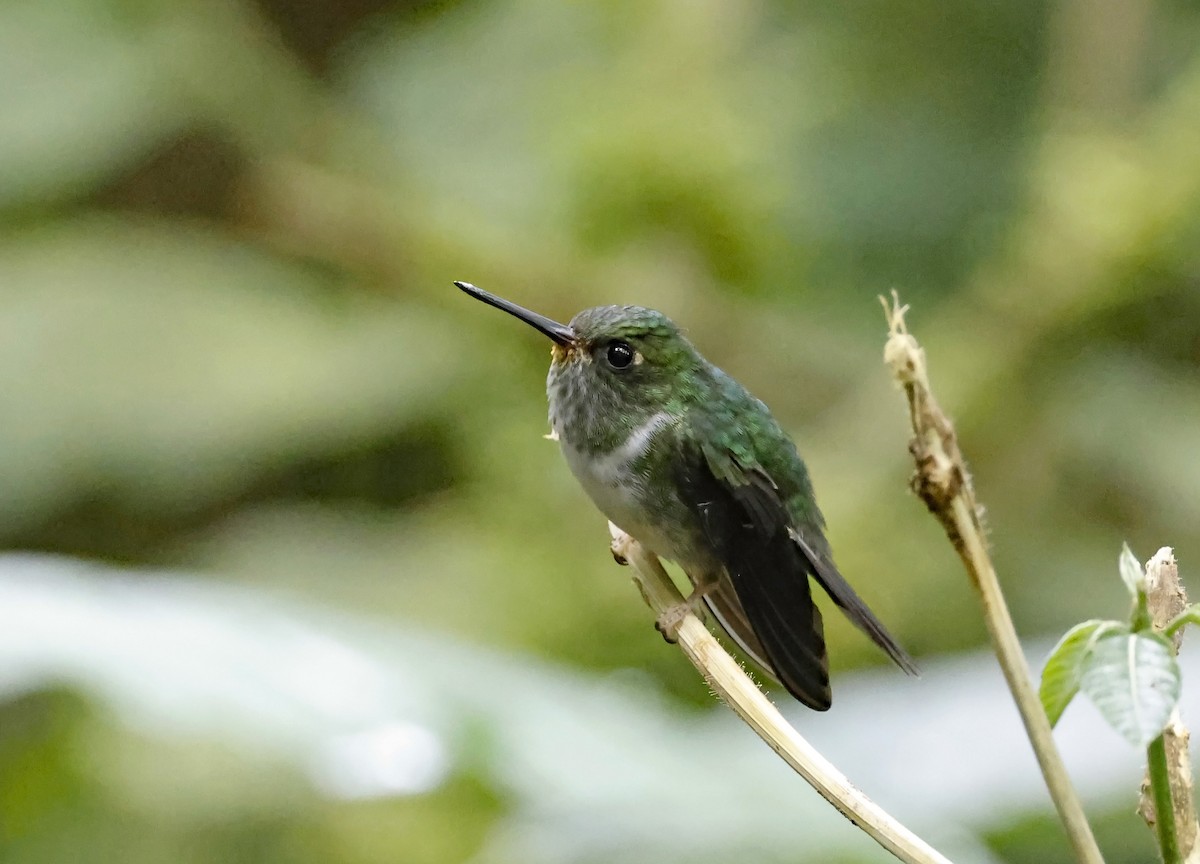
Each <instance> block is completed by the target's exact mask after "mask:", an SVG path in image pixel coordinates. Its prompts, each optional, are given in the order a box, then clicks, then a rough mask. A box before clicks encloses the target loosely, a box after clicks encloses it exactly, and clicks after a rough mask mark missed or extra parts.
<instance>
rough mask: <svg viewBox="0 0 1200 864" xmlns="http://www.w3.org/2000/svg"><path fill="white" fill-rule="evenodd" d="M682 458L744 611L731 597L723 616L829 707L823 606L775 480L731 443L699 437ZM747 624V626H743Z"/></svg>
mask: <svg viewBox="0 0 1200 864" xmlns="http://www.w3.org/2000/svg"><path fill="white" fill-rule="evenodd" d="M684 461H685V463H686V468H685V471H684V477H683V488H684V489H686V490H687V498H688V500H690V501H692V502H695V504H694V506H695V507H696V510H697V515H698V516H699V519H700V524H701V526H702V528H703V531H704V535H705V538H706V539H707V541H708V542H709V544H710V545H711V546H712V551H713V553H714V555H715V556H716V557H717V559H718V560H720V561H722V562H723V563H724V564H725V567H726V570H727V572H728V574H729V580H730V582H731V584H732V586H733V591H734V593H735V594H736V600H737V604H738V605H740V607H741V608H740V611H741V612H742V613H743V614H742V615H738V614H736V612H737V611H739V610H738V609H737V608H736V607H735V606H734V605H733V604H729V603H725V604H724V605H725V607H726V610H728V611H729V612H731V613H734V614H730V615H728V617H726V618H723V620H722V624H723V625H724V626H726V627H727V628H731V629H730V632H731V635H733V636H734V638H735V639H737V640H738V641H739V642H740V643H741V644H743V645H744V646H750V645H754V646H755V647H759V646H761V650H762V652H763V654H765V655H766V656H765V659H766V660H767V662H768V663H769V666H770V669H771V671H773V672H774V673H775V675H776V677H778V678H779V681H780V683H782V684H783V686H784V687H786V688H787V690H788V692H789V693H791V694H792V695H793V696H795V697H796V698H797V699H799V700H800V701H801V702H803V703H804V704H805V705H808V706H809V707H810V708H815V709H816V710H818V711H824V710H826V709H827V708H829V705H830V702H831V700H832V693H831V692H830V689H829V663H828V658H827V656H826V653H825V635H824V629H823V627H822V622H821V613H820V611H819V610H818V609H817V607H816V605H815V604H814V603H813V600H812V592H811V589H810V587H809V581H808V576H809V573H810V571H811V564H810V563H809V562H808V561H807V560H806V559H805V558H804V556H803V555H802V554H801V550H800V547H799V546H798V545H797V544H796V543H795V541H794V540H793V539H792V536H791V533H790V528H791V516H790V514H789V513H788V509H787V506H786V504H785V503H784V502H783V500H782V499H781V498H780V496H779V492H778V490H777V489H776V488H775V484H774V483H773V482H772V481H771V478H770V477H768V476H767V475H766V473H765V472H764V471H762V470H761V469H759V468H757V467H751V468H746V467H743V466H742V465H741V464H740V463H739V462H738V461H737V459H736V458H735V457H734V455H733V454H732V453H731V452H729V451H728V450H725V449H721V448H713V447H709V446H706V445H703V444H696V445H694V446H693V452H692V453H691V454H689V458H687V459H685V460H684ZM723 611H725V610H723ZM718 617H719V618H720V617H721V615H720V613H718ZM743 628H745V629H747V630H748V631H749V632H748V633H742V634H739V632H738V631H739V630H742V629H743ZM747 637H748V638H747ZM751 653H752V654H753V653H757V652H754V651H753V650H752V651H751Z"/></svg>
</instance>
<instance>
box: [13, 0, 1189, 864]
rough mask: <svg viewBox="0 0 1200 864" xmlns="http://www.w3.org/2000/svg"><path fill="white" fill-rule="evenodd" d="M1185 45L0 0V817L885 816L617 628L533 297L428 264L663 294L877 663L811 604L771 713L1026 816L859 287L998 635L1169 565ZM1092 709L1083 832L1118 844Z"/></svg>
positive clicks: (1185, 253)
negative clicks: (798, 459) (790, 691)
mask: <svg viewBox="0 0 1200 864" xmlns="http://www.w3.org/2000/svg"><path fill="white" fill-rule="evenodd" d="M1198 40H1200V10H1198V9H1197V7H1196V6H1195V4H1192V3H1188V2H1183V0H1162V2H1149V0H1112V2H1104V3H1098V2H1088V0H1059V2H1053V3H1037V2H1026V0H1021V2H1010V3H990V2H982V0H978V2H976V0H972V2H964V3H956V4H934V3H928V2H922V0H902V2H893V3H861V2H850V3H839V4H832V3H828V4H827V3H796V4H791V3H783V2H769V0H759V2H754V0H749V2H743V0H732V2H715V0H700V2H683V0H648V2H632V0H611V2H597V3H590V4H574V3H555V2H551V0H520V2H511V3H502V2H450V3H432V2H395V0H353V2H347V0H54V2H46V0H2V2H0V80H2V81H3V82H4V83H3V84H2V85H0V418H2V419H0V546H2V547H3V548H4V549H6V550H8V551H9V554H6V555H4V556H2V557H0V860H3V861H5V862H21V864H43V862H75V861H97V862H104V861H114V862H115V861H121V862H126V864H143V862H145V864H150V862H160V861H171V862H186V864H204V862H289V864H291V862H295V864H305V862H323V864H375V862H416V864H425V862H428V864H441V862H446V864H453V862H480V864H486V862H507V861H522V862H534V864H537V862H572V861H577V862H601V861H603V862H613V861H624V862H642V861H647V862H648V861H655V862H671V861H677V860H678V861H683V860H688V861H695V862H707V861H712V862H727V861H740V860H754V861H779V862H815V861H820V862H843V861H844V862H859V861H864V862H865V861H883V860H887V858H886V856H885V855H884V853H882V852H881V851H880V850H878V849H877V848H876V847H874V846H873V845H872V844H871V843H870V841H868V840H866V839H865V838H864V837H863V836H862V835H860V834H858V833H857V832H855V831H854V830H853V829H852V828H851V827H850V826H849V825H848V824H846V823H845V822H844V821H843V820H842V819H841V818H840V817H837V816H836V815H834V814H833V813H832V811H831V810H829V809H828V808H826V807H825V806H824V805H823V804H822V803H821V802H820V801H819V800H818V799H817V797H816V795H815V793H813V792H811V790H809V789H807V787H805V786H803V784H802V783H800V781H798V780H796V779H795V778H793V777H792V776H791V775H790V774H789V773H788V772H787V770H786V769H785V768H784V767H783V766H782V765H781V764H779V763H777V762H775V761H773V760H772V758H771V757H770V754H769V753H768V752H767V751H766V748H765V747H762V745H761V744H759V743H758V742H757V741H756V740H754V739H753V738H752V736H750V733H749V732H747V731H746V730H744V729H742V728H739V727H738V726H737V724H736V723H733V722H732V721H729V720H728V719H727V718H726V717H725V716H724V712H723V711H722V709H721V708H720V707H719V706H717V705H715V704H714V702H713V700H712V698H711V697H710V696H709V694H708V693H707V692H706V689H705V687H704V686H703V684H702V683H701V682H700V681H699V680H698V678H697V676H696V675H695V673H694V671H693V670H692V669H691V667H690V666H688V665H687V664H686V662H685V661H684V660H683V659H682V657H681V655H679V653H678V652H677V651H674V650H671V649H668V648H667V647H665V646H664V645H663V644H662V640H661V639H660V638H659V637H658V636H657V634H655V633H654V631H653V629H652V628H651V626H650V615H649V613H648V611H647V610H646V608H645V607H644V606H643V605H642V603H641V601H640V599H639V598H638V596H637V593H636V591H635V590H634V589H633V587H632V586H631V585H630V582H629V579H628V575H627V573H626V572H625V571H622V570H620V569H619V568H617V567H615V566H614V564H613V562H612V560H611V558H610V556H609V554H608V551H607V548H606V547H607V539H606V532H605V523H604V520H603V519H602V518H601V517H600V516H599V514H598V513H596V512H595V511H594V510H593V509H592V507H591V505H590V504H589V503H588V501H587V500H586V499H585V497H584V495H583V493H582V492H581V491H580V490H579V489H578V488H577V487H576V485H575V483H574V482H573V480H572V479H571V477H570V476H569V474H568V472H567V469H566V467H565V465H564V464H563V462H562V461H561V457H560V455H559V453H558V452H557V449H556V447H555V446H554V445H553V444H551V443H548V442H547V441H545V440H543V438H542V435H543V433H544V432H545V431H546V429H547V427H546V421H545V401H544V391H543V381H544V375H545V368H546V365H547V359H548V357H547V353H548V352H547V346H546V344H545V342H544V340H543V339H541V338H540V337H538V336H537V335H536V334H534V333H532V332H531V331H529V330H528V329H527V328H524V327H522V326H520V325H519V324H518V323H517V322H515V321H513V320H512V319H510V318H507V317H506V316H503V315H501V314H500V313H498V312H495V311H494V310H490V309H487V308H486V307H484V306H482V305H480V304H478V303H474V302H472V301H470V300H469V299H467V298H465V297H464V296H463V295H461V294H460V293H459V292H457V291H456V290H454V289H453V288H452V287H451V285H450V282H451V280H453V279H467V280H470V281H473V282H476V283H478V284H480V285H481V286H483V287H486V288H488V289H491V290H493V291H495V292H497V293H500V294H504V295H506V296H509V297H511V298H513V299H515V300H517V301H518V302H521V303H523V304H525V305H528V306H530V307H532V308H534V309H537V310H539V311H541V312H543V313H545V314H548V315H551V316H554V317H557V318H560V319H564V320H565V319H568V318H570V316H571V315H573V314H574V313H575V312H576V311H578V310H579V309H581V308H583V307H586V306H590V305H596V304H600V303H638V304H642V305H648V306H653V307H656V308H659V309H662V310H664V311H665V312H667V314H669V315H670V316H672V317H673V318H674V319H675V320H677V321H678V322H680V323H681V324H682V325H683V326H684V327H685V328H686V330H687V332H688V334H689V335H690V337H691V338H692V339H693V341H694V342H696V343H697V344H698V345H699V346H700V347H701V348H702V350H703V351H704V352H705V353H706V354H707V356H709V357H710V358H711V359H712V360H714V361H715V362H717V363H718V364H719V365H721V366H722V367H724V368H725V369H726V370H728V371H730V372H731V373H732V374H734V375H735V377H738V378H739V379H741V380H742V381H743V382H745V383H746V384H747V385H748V386H749V387H750V388H751V390H753V391H754V392H755V393H756V394H757V395H759V396H760V397H762V398H763V399H765V400H766V401H767V402H768V403H769V404H770V405H771V406H772V408H773V409H774V411H775V413H776V415H777V417H778V418H779V419H780V420H781V421H782V423H783V424H784V425H785V426H786V427H787V428H788V429H789V430H790V431H792V432H793V433H794V434H795V436H796V438H797V440H798V441H799V442H800V445H801V450H802V452H803V453H804V455H805V456H806V458H807V460H808V463H809V466H810V469H811V472H812V474H813V477H814V480H815V483H816V485H817V489H818V493H819V500H820V502H821V504H822V506H823V509H824V510H825V514H826V517H827V519H828V521H829V525H830V530H829V533H830V538H831V540H832V542H833V545H834V548H835V550H836V551H837V555H838V559H839V562H840V564H841V567H842V570H843V571H844V572H845V573H846V574H847V575H848V576H849V577H850V578H851V581H853V582H854V583H855V584H856V585H857V586H858V587H859V589H860V590H861V592H862V593H863V594H864V595H865V596H866V597H867V598H868V599H869V600H870V602H871V603H872V605H873V606H874V607H875V608H876V609H877V610H878V611H879V612H880V614H881V616H882V617H883V618H885V619H886V621H887V622H888V623H889V625H890V626H891V628H892V629H893V630H894V631H895V632H896V633H897V634H898V635H899V636H900V637H901V641H902V642H904V643H905V644H906V645H907V646H908V647H909V648H910V649H911V650H912V651H913V652H914V653H915V654H917V655H918V656H919V657H920V658H921V661H922V663H923V664H924V665H925V667H926V670H927V674H926V675H925V677H924V678H922V679H921V680H920V681H916V682H914V681H909V680H906V679H904V677H903V676H901V675H899V674H898V673H895V672H894V670H890V669H887V668H884V666H883V665H881V664H883V663H884V660H883V658H882V656H881V655H880V654H879V653H878V652H877V651H876V650H875V649H873V648H872V646H871V645H870V644H869V643H868V642H867V641H866V640H865V639H863V638H861V637H860V636H859V635H857V634H856V633H854V632H853V631H852V630H851V629H850V628H849V627H848V626H847V625H846V624H845V622H843V621H841V620H840V618H839V616H837V615H836V614H831V615H830V616H828V618H827V620H828V621H829V631H830V632H829V637H830V642H831V649H832V656H833V663H834V666H835V705H834V709H833V711H832V712H831V713H830V714H829V715H827V716H822V717H817V716H816V715H813V714H811V713H806V712H802V711H799V710H797V709H794V708H792V707H787V710H788V711H789V713H790V714H791V716H793V717H794V718H795V719H796V722H797V723H798V724H799V725H800V727H801V728H802V729H804V730H805V731H806V732H810V733H811V734H812V735H813V737H814V740H816V741H817V742H818V743H819V744H822V745H823V746H826V747H828V748H829V749H830V751H831V753H832V754H834V755H835V756H837V757H839V758H838V759H837V761H840V762H844V763H848V764H846V765H845V767H846V768H847V770H848V771H850V773H851V776H852V778H853V779H855V780H857V781H859V782H860V784H861V785H863V786H864V788H865V789H866V790H867V791H868V792H869V793H870V794H871V795H873V796H874V797H876V798H877V799H879V800H880V801H881V802H883V803H884V804H885V805H887V806H889V807H891V808H892V809H894V810H895V811H896V812H897V814H898V815H900V816H901V818H903V819H905V820H906V821H908V822H910V823H911V824H912V826H913V827H914V828H915V829H916V830H918V831H919V832H920V833H923V834H926V835H927V836H928V837H929V839H931V840H933V841H934V842H935V843H936V844H937V845H939V846H942V847H943V848H944V849H945V850H946V851H947V852H948V853H951V854H952V855H953V857H955V859H956V860H958V861H976V862H1035V861H1036V862H1055V861H1065V860H1068V858H1067V849H1066V844H1065V843H1064V842H1063V839H1062V836H1061V833H1060V832H1059V831H1058V829H1057V828H1056V827H1055V823H1054V821H1053V819H1052V817H1051V816H1050V810H1049V807H1048V803H1047V800H1046V796H1045V794H1044V792H1042V791H1041V787H1040V784H1039V783H1038V779H1037V774H1036V770H1035V768H1034V766H1033V761H1032V758H1031V757H1030V756H1029V755H1028V752H1027V747H1026V746H1025V745H1024V744H1023V739H1022V738H1021V736H1020V731H1019V727H1018V724H1017V720H1016V717H1015V714H1014V713H1013V712H1012V709H1011V708H1010V707H1009V706H1008V702H1007V699H1006V696H1005V692H1004V689H1003V685H1002V682H1001V681H1000V678H999V676H998V674H997V673H995V671H994V669H993V668H992V666H991V664H990V663H989V661H988V660H987V658H986V657H985V656H981V654H980V653H979V651H980V649H981V647H982V646H983V645H984V644H985V642H986V638H985V633H984V629H983V625H982V623H981V621H980V618H979V616H978V614H977V608H976V603H975V600H974V597H973V595H972V593H971V590H970V588H969V586H968V585H967V583H966V581H965V578H964V577H963V575H962V574H961V572H960V569H959V566H958V563H957V560H956V558H955V557H954V555H953V553H952V551H951V550H950V548H949V547H948V546H947V544H946V543H945V540H944V538H943V537H942V536H941V533H940V530H939V529H938V527H937V526H936V525H935V524H934V523H933V522H932V520H930V519H929V518H928V516H927V515H926V514H925V513H924V511H923V508H922V507H921V505H920V504H919V503H918V502H917V501H916V500H915V499H914V498H913V497H912V496H911V495H910V494H909V493H908V492H907V490H906V482H907V477H908V474H909V470H910V468H909V464H908V455H907V452H906V449H905V448H906V442H907V437H906V417H905V411H904V407H903V402H902V399H901V397H900V395H899V394H898V393H896V392H895V391H894V390H893V389H892V387H891V386H890V384H889V381H888V379H887V375H886V373H885V370H884V368H883V366H882V364H881V349H882V344H883V338H884V335H885V327H884V320H883V316H882V312H881V309H880V306H879V302H878V300H877V299H876V298H877V296H878V295H879V294H881V293H886V292H888V291H890V290H891V289H893V288H895V289H898V290H899V291H900V292H901V296H902V298H903V299H904V300H905V301H906V302H909V303H910V304H912V307H913V309H912V312H911V314H910V324H911V326H912V327H913V328H914V330H915V332H916V333H917V334H918V335H919V336H920V337H921V338H922V340H923V341H924V343H925V344H926V346H927V350H928V353H929V359H930V363H931V367H932V370H933V375H934V384H935V387H936V389H937V390H938V393H939V395H940V397H941V399H942V401H943V403H944V405H945V406H946V408H947V409H948V410H949V411H950V412H951V413H952V415H953V416H954V417H955V418H956V421H957V424H958V429H959V432H960V434H961V436H962V440H963V443H964V447H965V449H966V451H967V455H968V458H969V459H970V460H971V463H972V465H973V468H974V469H975V471H976V483H977V488H978V491H979V493H980V496H981V498H982V499H983V501H984V502H985V503H986V505H987V507H988V519H989V527H990V530H991V532H992V540H993V544H994V547H995V556H996V560H997V563H998V568H999V571H1000V573H1001V576H1002V579H1003V581H1004V584H1005V586H1006V590H1007V592H1008V596H1009V600H1010V602H1011V605H1012V610H1013V615H1014V617H1015V619H1016V622H1017V626H1018V629H1019V630H1020V632H1021V633H1022V635H1023V636H1024V637H1025V638H1027V639H1028V640H1029V644H1030V653H1031V658H1032V662H1033V663H1034V664H1035V666H1036V665H1038V664H1040V659H1041V657H1043V656H1044V652H1045V650H1046V648H1047V647H1048V645H1049V644H1050V643H1051V642H1052V641H1053V639H1054V638H1055V637H1056V636H1057V635H1058V634H1060V633H1061V632H1062V631H1063V630H1065V629H1066V628H1067V627H1068V626H1069V625H1070V624H1072V623H1074V622H1076V621H1078V620H1080V619H1082V618H1085V617H1094V616H1121V615H1123V614H1124V613H1125V611H1126V610H1125V602H1126V601H1125V599H1124V594H1123V589H1122V588H1121V586H1120V583H1119V580H1118V578H1117V574H1116V556H1117V552H1118V550H1119V548H1120V544H1121V542H1122V541H1123V540H1128V541H1129V542H1130V544H1131V545H1132V547H1133V548H1134V550H1135V552H1137V553H1138V554H1139V555H1140V557H1142V558H1143V559H1144V558H1147V557H1149V555H1150V554H1151V553H1152V552H1153V551H1154V550H1155V549H1157V548H1158V547H1159V546H1161V545H1171V546H1174V547H1175V548H1176V550H1177V553H1178V555H1179V557H1180V560H1181V562H1182V565H1183V572H1184V574H1185V580H1188V581H1191V582H1192V584H1193V585H1195V584H1196V582H1195V580H1194V579H1193V578H1192V576H1193V574H1194V572H1195V570H1194V568H1193V564H1194V562H1196V561H1200V375H1198V364H1200V48H1198V47H1197V46H1198V45H1200V41H1198ZM1189 668H1195V667H1189ZM1197 689H1200V683H1198V682H1196V681H1195V680H1194V679H1193V680H1188V679H1186V678H1185V690H1190V691H1195V690H1197ZM780 701H781V703H783V704H785V705H786V701H785V699H781V700H780ZM1091 715H1094V711H1093V710H1092V708H1091V707H1090V706H1088V705H1086V704H1085V705H1077V706H1074V707H1073V708H1072V709H1071V710H1070V712H1068V716H1067V718H1066V719H1065V720H1064V728H1063V729H1062V730H1061V732H1060V736H1061V737H1062V738H1063V739H1064V741H1065V743H1066V745H1067V747H1068V758H1069V762H1070V764H1071V766H1072V770H1073V771H1076V772H1077V777H1079V779H1080V781H1081V786H1084V787H1085V789H1084V792H1085V795H1086V797H1087V800H1088V804H1089V809H1090V810H1091V812H1092V814H1093V815H1094V816H1095V818H1096V824H1097V830H1098V832H1099V835H1100V839H1101V842H1102V845H1103V846H1104V848H1105V851H1106V853H1107V855H1108V856H1109V860H1110V861H1111V862H1119V861H1131V862H1132V861H1145V860H1152V857H1153V854H1154V853H1153V846H1152V844H1151V842H1150V835H1149V833H1148V832H1147V831H1146V830H1145V828H1144V826H1141V825H1139V823H1138V821H1137V818H1136V817H1135V816H1133V814H1132V810H1133V806H1134V803H1135V793H1136V786H1137V783H1138V780H1139V776H1140V768H1139V765H1138V761H1137V754H1134V753H1129V752H1127V748H1126V747H1125V745H1124V744H1123V743H1122V741H1121V740H1120V739H1119V738H1118V737H1117V736H1116V735H1115V733H1111V732H1107V731H1106V730H1104V729H1103V728H1102V727H1101V726H1093V725H1090V724H1091V723H1092V717H1091ZM1191 719H1193V720H1195V719H1197V718H1196V717H1195V716H1193V717H1192V718H1191Z"/></svg>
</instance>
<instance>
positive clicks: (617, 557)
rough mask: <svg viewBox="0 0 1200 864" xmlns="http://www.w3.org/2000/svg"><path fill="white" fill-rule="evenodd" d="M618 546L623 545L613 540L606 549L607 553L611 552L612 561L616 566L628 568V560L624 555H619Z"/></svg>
mask: <svg viewBox="0 0 1200 864" xmlns="http://www.w3.org/2000/svg"><path fill="white" fill-rule="evenodd" d="M620 546H624V544H623V543H618V541H616V540H614V541H613V542H612V544H611V545H610V546H609V547H608V551H609V552H612V556H613V560H614V561H616V562H617V563H618V564H620V565H621V566H622V567H628V566H629V559H628V558H626V557H625V556H624V555H622V554H621V549H620V548H618V547H620Z"/></svg>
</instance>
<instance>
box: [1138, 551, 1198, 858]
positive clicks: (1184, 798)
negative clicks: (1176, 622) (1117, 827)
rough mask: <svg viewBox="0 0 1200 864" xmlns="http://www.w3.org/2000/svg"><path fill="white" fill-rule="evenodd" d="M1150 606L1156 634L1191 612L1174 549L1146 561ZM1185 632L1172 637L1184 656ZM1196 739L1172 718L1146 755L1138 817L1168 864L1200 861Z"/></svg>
mask: <svg viewBox="0 0 1200 864" xmlns="http://www.w3.org/2000/svg"><path fill="white" fill-rule="evenodd" d="M1146 601H1147V602H1146V605H1147V608H1148V609H1149V611H1150V620H1151V621H1152V623H1153V624H1154V628H1155V629H1156V630H1160V631H1161V630H1163V629H1164V628H1166V626H1167V624H1168V623H1170V622H1171V620H1172V619H1174V618H1175V616H1176V615H1178V614H1179V613H1181V612H1182V611H1183V610H1184V609H1185V608H1187V594H1186V593H1185V592H1184V590H1183V584H1182V583H1181V582H1180V581H1179V567H1178V565H1176V563H1175V555H1174V554H1173V553H1172V551H1171V548H1170V547H1169V546H1164V547H1163V548H1161V549H1159V550H1158V552H1157V553H1155V555H1154V557H1153V558H1151V559H1150V560H1149V561H1147V562H1146ZM1182 639H1183V630H1179V631H1178V632H1176V633H1175V635H1174V636H1173V638H1172V646H1173V647H1174V649H1175V651H1176V652H1178V651H1179V644H1180V642H1181V640H1182ZM1190 738H1191V735H1190V733H1189V732H1188V729H1187V727H1186V726H1184V725H1183V722H1182V721H1181V720H1180V718H1179V712H1178V710H1176V711H1174V712H1173V713H1172V714H1171V719H1170V721H1169V722H1168V723H1167V728H1166V729H1164V730H1163V734H1162V735H1160V736H1159V737H1158V738H1156V739H1155V740H1154V741H1153V742H1152V743H1151V744H1150V746H1149V748H1148V749H1147V750H1146V766H1147V772H1146V773H1147V776H1146V780H1145V781H1144V782H1143V783H1142V795H1141V803H1140V804H1139V805H1138V812H1139V813H1140V814H1141V816H1142V818H1143V819H1145V820H1146V824H1147V825H1149V826H1150V827H1151V828H1152V829H1153V830H1154V831H1155V833H1156V834H1157V836H1158V846H1159V850H1160V851H1161V853H1162V856H1163V861H1164V862H1166V864H1175V862H1178V861H1183V860H1186V861H1188V862H1195V861H1200V848H1198V846H1197V843H1196V839H1197V836H1198V835H1200V825H1198V824H1197V821H1196V806H1195V803H1194V800H1193V793H1192V763H1191V757H1190V756H1189V754H1188V742H1189V740H1190Z"/></svg>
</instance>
